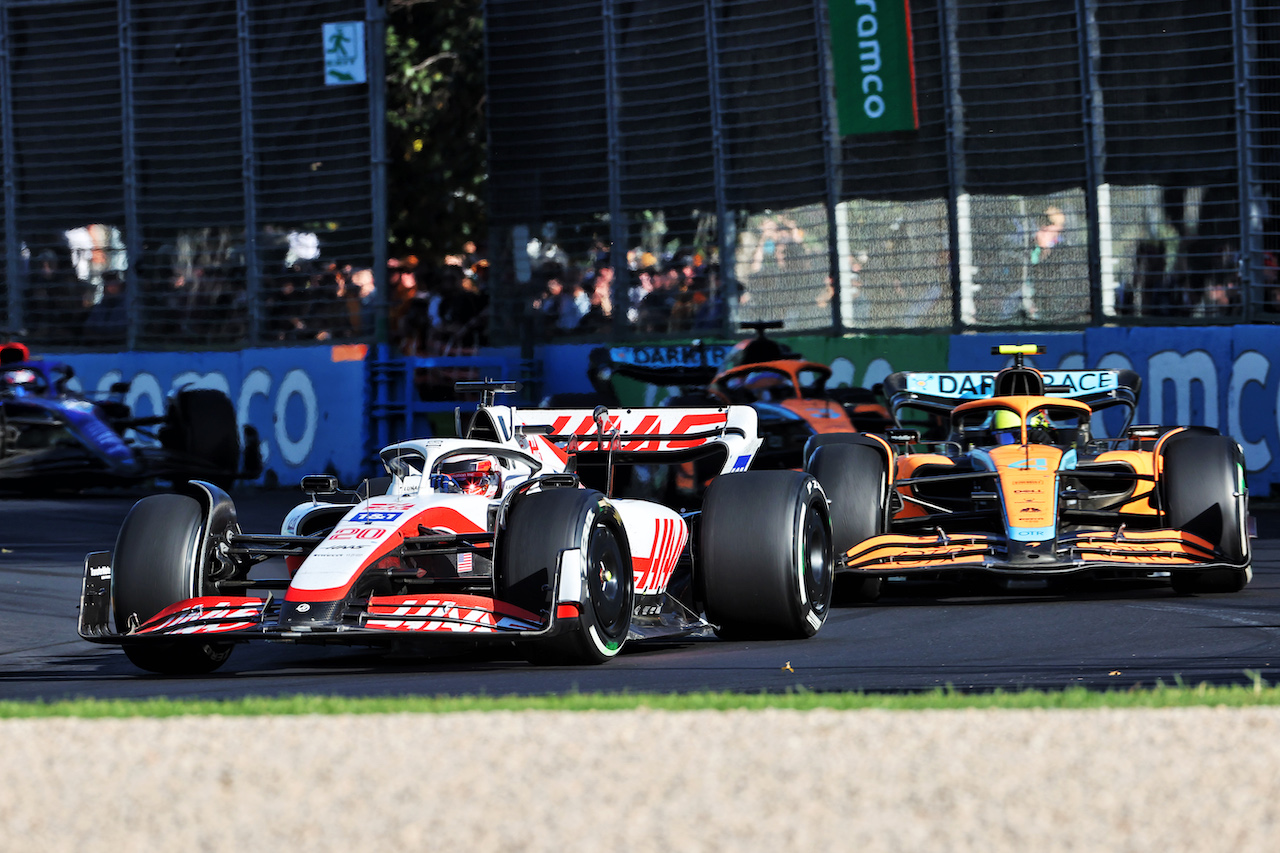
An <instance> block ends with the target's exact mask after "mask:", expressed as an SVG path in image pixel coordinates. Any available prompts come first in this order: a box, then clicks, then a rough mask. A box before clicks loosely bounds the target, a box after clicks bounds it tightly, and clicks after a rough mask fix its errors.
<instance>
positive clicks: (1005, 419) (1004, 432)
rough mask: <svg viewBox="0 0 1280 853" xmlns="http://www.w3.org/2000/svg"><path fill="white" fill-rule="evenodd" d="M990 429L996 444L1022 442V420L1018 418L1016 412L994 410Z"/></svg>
mask: <svg viewBox="0 0 1280 853" xmlns="http://www.w3.org/2000/svg"><path fill="white" fill-rule="evenodd" d="M992 427H993V429H994V430H995V437H996V442H997V443H998V444H1017V443H1018V442H1019V441H1021V440H1022V418H1020V417H1018V413H1017V412H1011V411H1009V410H1008V409H996V416H995V419H994V421H993V422H992Z"/></svg>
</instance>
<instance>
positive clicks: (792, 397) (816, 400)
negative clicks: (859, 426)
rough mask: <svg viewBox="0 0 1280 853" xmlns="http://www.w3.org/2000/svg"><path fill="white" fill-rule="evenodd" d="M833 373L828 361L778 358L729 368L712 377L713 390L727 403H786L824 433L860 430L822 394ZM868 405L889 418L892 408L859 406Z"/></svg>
mask: <svg viewBox="0 0 1280 853" xmlns="http://www.w3.org/2000/svg"><path fill="white" fill-rule="evenodd" d="M805 374H809V375H810V376H809V377H806V376H805ZM830 376H831V368H829V367H827V366H826V365H825V364H818V363H817V362H812V361H801V360H798V359H778V360H776V361H762V362H755V363H752V364H744V365H741V366H739V367H734V368H731V369H730V370H726V371H725V372H723V373H721V374H720V375H719V376H717V377H716V378H715V379H714V380H712V382H711V387H710V389H709V390H710V392H711V394H712V395H713V396H715V397H717V398H719V399H720V400H722V401H724V402H725V403H756V402H764V403H772V404H774V405H776V406H782V407H783V408H785V409H788V410H790V411H792V412H795V413H796V414H797V415H799V416H800V417H801V418H803V419H804V420H805V422H806V423H808V424H809V426H811V427H812V428H813V431H814V432H816V433H818V434H820V435H825V434H827V433H836V432H856V431H857V430H856V429H855V428H854V426H853V421H851V420H850V419H849V414H848V412H847V411H845V408H844V406H843V405H842V404H841V403H840V402H839V401H837V400H833V399H830V398H829V397H827V396H825V394H823V393H822V389H823V387H824V386H825V383H826V380H827V379H828V378H829V377H830ZM806 390H807V391H808V392H809V393H808V394H806V393H805V392H806ZM868 407H870V408H872V409H874V410H875V411H876V412H877V413H880V414H882V415H883V417H884V418H885V419H886V420H887V419H888V417H889V411H888V409H886V408H885V407H884V406H880V405H875V404H865V403H864V404H860V405H859V411H865V410H867V408H868Z"/></svg>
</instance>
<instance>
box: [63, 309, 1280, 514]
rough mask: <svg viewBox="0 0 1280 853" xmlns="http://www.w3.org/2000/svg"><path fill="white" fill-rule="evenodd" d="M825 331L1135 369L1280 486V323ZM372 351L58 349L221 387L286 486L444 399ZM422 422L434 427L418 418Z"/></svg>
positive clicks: (508, 359) (157, 389)
mask: <svg viewBox="0 0 1280 853" xmlns="http://www.w3.org/2000/svg"><path fill="white" fill-rule="evenodd" d="M938 338H941V340H938ZM818 340H820V339H815V342H816V341H818ZM821 340H823V341H825V343H824V346H826V347H827V350H830V351H829V352H828V351H826V350H824V351H823V352H822V353H821V355H822V356H826V357H827V360H830V359H831V358H832V357H833V356H835V355H837V354H839V353H842V352H844V350H845V349H848V348H849V347H854V349H851V350H850V353H852V354H853V355H854V356H856V357H857V359H858V363H859V364H862V363H864V362H867V363H871V362H870V361H869V359H870V357H871V356H872V355H876V360H875V361H874V364H875V365H878V367H877V372H876V375H877V376H880V375H882V374H883V373H886V372H888V371H889V370H913V369H914V370H920V369H925V370H929V369H939V368H942V367H943V366H942V365H941V364H938V363H937V361H938V360H939V357H940V356H941V355H942V351H943V350H945V351H946V356H945V358H946V365H945V369H948V370H997V369H999V368H1000V367H1003V366H1004V365H1005V364H1006V363H1007V362H1008V359H1007V358H1002V357H1000V356H993V355H992V354H991V347H992V346H994V345H997V344H1002V343H1036V344H1043V345H1044V346H1045V347H1046V349H1047V352H1046V354H1045V355H1042V356H1037V357H1035V358H1034V359H1032V362H1033V363H1034V364H1036V366H1038V367H1040V368H1042V369H1049V370H1053V369H1057V370H1075V369H1086V368H1129V369H1132V370H1135V371H1137V373H1138V374H1139V375H1140V376H1141V377H1142V379H1143V388H1142V394H1141V397H1140V399H1139V407H1138V412H1137V416H1136V418H1135V420H1136V421H1137V422H1140V423H1161V424H1201V425H1205V426H1212V427H1217V428H1218V429H1220V430H1222V431H1223V432H1224V433H1226V434H1228V435H1231V436H1232V437H1233V438H1235V440H1236V441H1238V442H1239V443H1240V446H1241V447H1242V448H1243V449H1244V455H1245V467H1246V470H1247V471H1248V482H1249V488H1250V491H1252V492H1253V493H1254V494H1255V495H1267V494H1269V493H1270V492H1271V490H1272V487H1273V486H1280V416H1278V415H1277V409H1278V408H1280V331H1278V330H1277V329H1276V328H1275V327H1272V326H1236V327H1229V326H1213V327H1175V328H1097V329H1088V330H1086V331H1083V332H1062V333H1034V334H1031V333H1008V332H1000V333H990V334H965V335H952V336H926V337H924V338H917V339H916V341H917V343H916V345H915V346H914V347H912V348H911V350H912V352H914V355H908V352H907V350H906V349H905V348H904V347H903V346H901V345H900V344H901V342H899V341H896V339H882V340H878V339H876V338H875V337H874V336H866V337H863V338H859V339H857V340H855V341H853V342H852V343H850V342H849V341H848V340H831V341H826V340H825V339H821ZM944 342H945V343H944ZM815 345H816V343H815ZM855 345H856V346H855ZM589 349H590V348H589V346H584V345H581V344H570V345H558V346H548V347H546V348H544V349H543V350H542V351H541V352H540V353H539V355H540V359H541V365H537V364H536V363H533V362H531V363H525V362H522V361H520V359H519V358H518V357H517V355H516V353H515V352H514V351H513V350H512V349H510V348H506V349H502V348H493V349H491V350H486V351H485V352H484V353H482V354H481V357H480V358H479V359H478V360H477V361H476V362H475V363H469V364H470V366H472V367H481V366H484V367H491V368H492V370H493V373H494V374H495V375H502V376H503V378H517V376H518V378H521V379H524V380H529V379H531V378H534V374H535V373H536V374H537V376H539V377H540V378H541V379H542V380H543V388H542V391H543V393H550V392H552V391H562V390H578V389H580V388H583V387H589V385H587V383H586V380H585V367H586V356H587V353H588V352H589ZM365 356H366V348H365V347H364V346H362V345H345V346H333V347H328V346H320V347H298V348H281V349H253V350H245V351H243V352H229V353H228V352H208V353H147V352H136V353H111V354H102V353H76V354H69V355H57V354H48V355H47V357H49V358H55V359H58V360H62V361H66V362H67V363H69V364H71V365H72V366H73V367H74V368H75V370H76V373H77V380H78V382H79V384H80V386H81V388H82V389H83V390H85V391H91V392H92V391H103V392H105V391H106V390H107V389H109V388H110V386H111V384H112V383H114V382H119V381H128V382H129V383H130V390H129V394H128V397H127V402H129V404H130V405H131V406H132V407H133V408H134V410H135V411H136V412H137V413H138V414H139V415H149V414H159V413H161V412H163V411H164V404H165V397H166V396H167V395H168V394H169V393H170V392H171V391H173V390H175V389H177V388H180V387H183V386H193V387H207V388H218V389H221V390H222V391H224V392H226V393H227V394H228V395H229V396H230V398H231V400H232V402H233V403H234V404H235V407H236V415H237V419H238V421H239V423H240V424H241V425H243V424H252V425H253V426H254V427H256V428H257V430H258V433H259V435H260V436H261V437H262V445H263V455H264V464H265V466H266V467H267V468H269V469H271V470H273V471H274V472H275V473H276V475H277V476H278V477H279V479H280V480H281V481H282V482H290V481H296V479H297V478H298V477H299V476H301V475H303V474H307V473H317V472H322V471H333V472H335V473H337V474H338V476H339V477H341V478H342V480H343V481H344V482H355V481H356V480H358V479H359V478H360V477H363V476H367V475H368V474H369V473H371V472H372V468H373V465H372V459H373V457H372V452H376V450H377V449H378V448H377V447H373V446H372V445H373V444H374V443H375V442H374V439H376V438H377V437H378V436H377V432H378V428H377V424H379V423H381V421H380V420H379V414H378V412H377V411H375V410H378V409H379V408H380V407H381V408H384V409H387V411H386V412H383V413H382V420H385V419H386V416H387V415H388V414H389V413H391V412H392V410H396V413H397V414H399V416H400V417H402V418H403V417H404V414H405V413H407V412H408V411H409V410H412V411H413V412H420V413H427V412H428V411H429V410H432V409H434V408H438V406H433V405H432V404H427V403H422V402H418V401H414V400H413V397H412V394H411V392H410V391H409V388H410V387H411V386H410V385H409V383H408V382H407V378H408V376H409V375H411V374H412V368H413V367H417V366H420V365H418V364H417V363H416V362H414V363H413V364H412V365H411V364H410V363H408V362H406V363H405V364H404V365H403V366H402V367H401V368H400V370H401V372H400V373H399V374H397V381H396V382H395V383H394V384H395V385H397V386H403V387H404V389H405V390H403V391H398V392H396V393H395V396H394V397H387V395H386V394H384V393H382V392H377V390H376V389H375V388H373V387H371V384H372V383H371V376H370V371H369V370H367V369H366V363H365ZM917 362H918V363H917ZM422 366H435V365H422ZM868 369H869V368H868ZM405 371H407V372H405ZM857 378H858V379H859V380H862V381H869V380H870V379H871V377H870V375H868V376H865V377H864V376H858V377H857ZM384 381H385V380H384ZM384 397H386V399H383V398H384ZM395 397H399V400H396V399H395ZM380 401H381V402H380ZM523 402H527V401H523ZM400 408H403V409H404V411H403V412H401V411H399V409H400ZM449 408H450V409H451V408H452V404H450V406H449ZM371 419H372V425H373V430H372V431H371ZM410 425H411V426H414V427H419V426H420V424H419V423H417V422H413V421H412V420H411V421H410ZM390 437H391V438H393V439H394V438H399V437H401V436H390Z"/></svg>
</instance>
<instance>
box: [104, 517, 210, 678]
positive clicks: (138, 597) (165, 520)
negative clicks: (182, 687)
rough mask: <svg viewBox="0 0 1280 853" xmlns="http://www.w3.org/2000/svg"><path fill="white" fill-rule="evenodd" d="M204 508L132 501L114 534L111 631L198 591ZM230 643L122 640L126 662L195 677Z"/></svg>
mask: <svg viewBox="0 0 1280 853" xmlns="http://www.w3.org/2000/svg"><path fill="white" fill-rule="evenodd" d="M203 536H204V511H203V510H202V509H201V507H200V504H199V503H198V502H197V501H196V500H195V499H193V498H189V497H187V496H185V495H152V496H151V497H147V498H143V499H142V500H140V501H138V502H137V503H136V504H134V506H133V509H131V510H130V511H129V514H128V516H126V517H125V520H124V524H123V525H121V527H120V534H119V536H117V537H116V547H115V552H114V556H113V557H112V586H113V596H114V599H115V601H114V604H115V620H116V630H117V631H118V632H119V633H121V634H125V633H128V632H129V631H130V630H131V629H132V628H135V627H137V626H138V625H141V624H142V623H144V622H146V621H147V620H148V619H150V618H151V617H152V616H154V615H155V614H157V613H159V612H160V611H161V610H164V609H165V608H166V607H168V606H170V605H172V604H176V603H178V602H179V601H184V600H186V599H188V598H195V597H196V596H199V595H201V594H204V593H205V592H206V590H205V589H203V588H202V587H203V572H202V571H201V570H200V567H199V565H198V560H199V554H200V546H201V544H202V539H203ZM231 647H232V644H231V643H214V642H208V641H206V640H185V639H173V640H149V641H147V642H145V643H126V644H125V646H124V652H125V654H126V655H128V657H129V660H131V661H133V663H134V664H135V665H137V666H138V667H140V668H142V669H145V670H147V671H148V672H158V673H161V674H164V675H199V674H203V673H207V672H212V671H213V670H215V669H217V668H218V667H220V666H222V664H223V663H225V662H226V660H227V657H228V656H229V655H230V654H231Z"/></svg>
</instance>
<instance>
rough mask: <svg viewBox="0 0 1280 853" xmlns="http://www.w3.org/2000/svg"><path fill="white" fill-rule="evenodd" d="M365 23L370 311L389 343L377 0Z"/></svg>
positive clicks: (382, 15)
mask: <svg viewBox="0 0 1280 853" xmlns="http://www.w3.org/2000/svg"><path fill="white" fill-rule="evenodd" d="M365 18H366V19H367V20H368V24H369V27H368V29H369V74H368V78H369V149H370V150H369V164H370V166H369V169H370V175H369V179H370V182H371V183H370V202H371V205H372V207H373V211H372V214H373V221H372V223H371V226H372V227H371V232H372V237H373V246H372V249H373V252H372V263H373V284H374V297H373V298H374V305H375V308H374V310H375V311H376V312H377V313H376V316H377V317H378V320H377V324H376V334H377V339H378V342H379V343H386V342H387V340H389V337H390V335H389V332H388V329H387V311H388V306H389V305H390V300H389V298H388V296H389V294H388V293H387V71H386V66H387V60H386V53H387V12H386V9H385V8H383V5H382V3H381V2H380V0H365Z"/></svg>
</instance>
